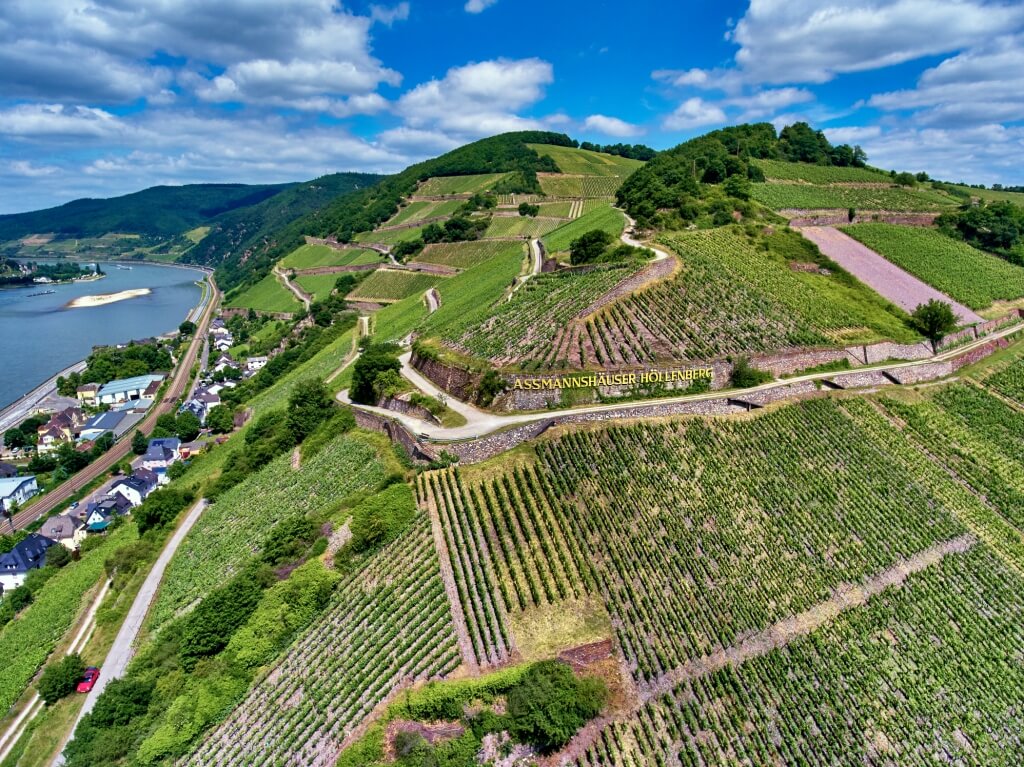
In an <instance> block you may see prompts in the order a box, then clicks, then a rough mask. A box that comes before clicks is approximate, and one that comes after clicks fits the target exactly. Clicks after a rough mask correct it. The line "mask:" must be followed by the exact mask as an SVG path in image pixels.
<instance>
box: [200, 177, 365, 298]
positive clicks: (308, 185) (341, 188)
mask: <svg viewBox="0 0 1024 767" xmlns="http://www.w3.org/2000/svg"><path fill="white" fill-rule="evenodd" d="M382 178H383V176H378V175H374V174H372V173H333V174H331V175H329V176H321V177H320V178H317V179H314V180H312V181H307V182H305V183H302V184H295V185H292V186H289V187H288V188H286V189H284V190H283V191H281V192H279V193H278V194H275V195H274V196H272V197H269V198H267V199H264V200H262V201H260V202H259V203H257V204H255V205H250V206H248V207H245V208H239V209H236V210H232V211H229V212H227V213H224V214H222V215H221V216H218V217H217V219H216V220H215V221H213V222H211V225H210V232H209V234H207V235H206V237H205V238H204V239H203V240H202V241H201V242H200V243H199V244H197V245H196V247H194V248H192V249H191V250H190V251H189V252H188V253H187V254H186V256H185V258H184V260H185V261H188V262H189V263H193V264H204V265H206V266H220V265H221V264H226V265H227V266H226V267H225V269H224V270H223V274H224V277H225V279H226V281H227V282H228V283H229V286H230V283H231V276H232V274H233V270H232V268H231V265H232V264H237V263H240V262H242V261H244V260H246V258H255V259H257V260H259V259H260V256H261V254H265V253H267V252H269V251H271V250H274V251H275V252H276V250H277V246H278V245H282V244H290V243H295V244H294V245H291V248H295V247H297V246H298V245H299V244H301V239H302V235H303V232H302V231H301V227H299V226H297V222H298V221H299V220H300V219H302V218H303V217H304V216H307V215H309V214H310V213H312V212H314V211H316V210H319V209H321V208H323V207H324V206H326V205H328V204H329V203H330V202H331V201H332V200H334V199H335V198H337V197H338V196H339V195H343V194H347V193H348V192H354V191H358V190H362V189H366V188H368V187H370V186H373V185H374V184H376V183H378V182H379V181H380V180H381V179H382Z"/></svg>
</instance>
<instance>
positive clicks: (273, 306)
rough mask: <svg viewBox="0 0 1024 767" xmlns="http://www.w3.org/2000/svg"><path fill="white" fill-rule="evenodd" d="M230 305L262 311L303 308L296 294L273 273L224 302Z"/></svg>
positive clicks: (286, 310) (292, 310) (290, 310)
mask: <svg viewBox="0 0 1024 767" xmlns="http://www.w3.org/2000/svg"><path fill="white" fill-rule="evenodd" d="M224 305H225V306H228V307H240V308H242V309H255V310H257V311H260V312H282V313H285V312H297V311H300V310H301V309H302V304H300V303H299V301H298V299H297V298H295V295H294V294H293V293H292V292H291V291H290V290H288V288H286V287H285V286H284V285H282V284H281V283H280V282H278V280H277V277H275V276H274V275H273V274H272V273H271V274H268V275H267V276H266V277H264V278H263V279H262V280H260V281H259V282H257V283H256V284H255V285H252V286H251V287H249V288H248V289H247V290H245V291H243V292H242V293H239V294H237V295H234V296H231V297H230V298H229V299H228V300H227V301H226V302H225V304H224Z"/></svg>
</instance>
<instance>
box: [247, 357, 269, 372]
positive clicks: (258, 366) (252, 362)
mask: <svg viewBox="0 0 1024 767" xmlns="http://www.w3.org/2000/svg"><path fill="white" fill-rule="evenodd" d="M268 359H269V358H268V357H248V358H247V359H246V360H245V369H246V370H248V371H249V372H250V373H255V372H256V371H257V370H263V368H265V367H266V366H267V361H268Z"/></svg>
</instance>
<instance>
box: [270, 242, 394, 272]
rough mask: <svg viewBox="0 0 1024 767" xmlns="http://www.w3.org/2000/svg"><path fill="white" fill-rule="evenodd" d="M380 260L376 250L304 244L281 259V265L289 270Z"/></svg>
mask: <svg viewBox="0 0 1024 767" xmlns="http://www.w3.org/2000/svg"><path fill="white" fill-rule="evenodd" d="M380 260H381V255H380V253H377V252H376V251H374V250H364V249H360V248H350V249H349V248H346V249H344V250H337V249H335V248H331V247H328V246H327V245H303V246H302V247H300V248H296V249H295V250H293V251H292V252H291V253H289V254H288V255H287V256H285V257H284V258H283V259H281V263H280V265H281V268H282V269H283V270H284V271H288V270H289V269H314V268H316V267H319V266H351V265H353V264H373V263H376V262H378V261H380Z"/></svg>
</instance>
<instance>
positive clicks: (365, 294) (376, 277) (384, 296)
mask: <svg viewBox="0 0 1024 767" xmlns="http://www.w3.org/2000/svg"><path fill="white" fill-rule="evenodd" d="M441 279H444V278H443V277H438V276H437V275H436V274H424V273H422V272H407V271H399V270H397V269H378V270H377V271H375V272H374V273H373V274H371V275H370V276H369V277H367V278H366V279H365V280H363V281H362V282H360V283H359V284H358V285H356V287H355V289H354V290H353V291H352V292H351V293H349V294H348V297H349V298H350V299H352V300H353V301H375V302H378V303H387V302H390V301H401V300H402V299H403V298H406V297H408V296H414V295H417V294H418V293H422V292H424V291H425V290H427V288H432V287H434V285H436V284H437V283H438V281H439V280H441Z"/></svg>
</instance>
